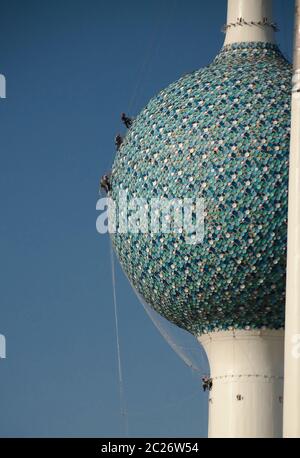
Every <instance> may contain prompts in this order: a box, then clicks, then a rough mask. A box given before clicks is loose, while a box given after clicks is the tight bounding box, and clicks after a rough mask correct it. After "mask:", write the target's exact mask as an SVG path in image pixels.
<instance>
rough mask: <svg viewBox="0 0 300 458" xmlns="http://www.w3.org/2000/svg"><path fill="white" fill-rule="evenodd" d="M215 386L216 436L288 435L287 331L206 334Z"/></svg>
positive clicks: (212, 426)
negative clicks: (285, 403)
mask: <svg viewBox="0 0 300 458" xmlns="http://www.w3.org/2000/svg"><path fill="white" fill-rule="evenodd" d="M198 340H199V342H200V343H201V344H202V345H203V347H204V349H205V350H206V353H207V356H208V360H209V364H210V377H211V378H212V383H213V385H212V389H211V391H210V393H209V394H210V395H209V433H208V435H209V437H210V438H276V437H282V410H283V355H284V331H280V330H279V331H275V330H273V331H272V330H261V331H260V330H257V331H256V330H251V331H224V332H214V333H212V334H208V335H202V336H200V337H199V338H198Z"/></svg>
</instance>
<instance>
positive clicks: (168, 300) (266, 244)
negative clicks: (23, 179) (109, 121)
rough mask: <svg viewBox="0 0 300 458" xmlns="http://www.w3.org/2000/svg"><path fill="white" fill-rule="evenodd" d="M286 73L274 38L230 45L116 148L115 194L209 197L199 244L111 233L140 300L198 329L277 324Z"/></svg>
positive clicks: (176, 87) (160, 99) (170, 92)
mask: <svg viewBox="0 0 300 458" xmlns="http://www.w3.org/2000/svg"><path fill="white" fill-rule="evenodd" d="M291 78H292V71H291V66H290V64H289V63H288V62H287V61H286V60H285V58H284V57H283V56H282V54H281V53H280V51H279V49H278V48H277V47H276V46H274V45H270V44H263V43H242V44H235V45H230V46H226V47H224V48H223V49H222V50H221V52H220V53H219V55H218V56H217V57H216V58H215V60H214V61H213V62H212V63H211V64H210V65H209V66H208V67H206V68H204V69H201V70H198V71H195V72H193V73H190V74H188V75H185V76H184V77H182V78H181V79H179V80H178V81H176V82H175V83H173V84H171V85H170V86H169V87H167V88H166V89H164V90H163V91H161V92H160V93H159V94H158V96H157V97H155V98H153V99H152V100H150V102H149V103H148V105H147V106H146V107H145V109H144V110H143V111H142V112H141V113H140V114H139V115H138V116H137V118H136V119H135V120H134V122H133V125H132V127H131V129H130V130H129V131H128V133H127V135H126V137H125V140H124V143H123V145H122V146H121V148H120V150H119V151H118V153H117V156H116V159H115V162H114V165H113V171H112V196H113V197H114V198H115V199H117V197H118V192H119V191H120V190H126V191H127V192H128V196H129V198H132V197H142V198H145V199H147V201H149V202H150V199H151V198H153V197H165V198H170V199H171V198H175V197H176V198H185V197H192V198H195V197H199V198H201V197H202V198H204V199H205V205H206V210H205V211H206V214H205V237H204V241H203V243H201V244H197V245H189V244H187V243H186V241H185V239H184V237H183V236H182V235H180V234H178V235H173V234H156V235H150V234H131V233H128V234H114V235H113V236H112V239H113V244H114V247H115V250H116V252H117V255H118V257H119V259H120V262H121V265H122V267H123V269H124V271H125V272H126V274H127V276H128V278H129V279H130V281H131V283H132V285H133V286H134V287H135V288H136V289H137V291H138V292H139V293H140V294H141V295H142V296H143V298H144V299H145V301H146V302H147V303H148V304H149V305H150V306H151V307H153V308H154V309H155V310H156V311H157V312H158V313H160V314H161V315H163V316H164V317H165V318H167V319H168V320H170V321H171V322H173V323H175V324H176V325H178V326H180V327H182V328H183V329H186V330H187V331H189V332H191V333H193V334H195V335H199V334H202V333H207V332H211V331H215V330H228V329H233V328H235V329H251V328H263V327H267V328H273V329H278V328H281V327H283V325H284V302H285V271H286V243H287V193H288V156H289V134H290V93H291Z"/></svg>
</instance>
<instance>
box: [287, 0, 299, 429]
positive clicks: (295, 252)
mask: <svg viewBox="0 0 300 458" xmlns="http://www.w3.org/2000/svg"><path fill="white" fill-rule="evenodd" d="M295 25H296V27H295V28H296V30H295V53H294V77H293V93H292V119H291V149H290V169H289V170H290V178H289V217H288V262H287V299H286V324H285V329H286V336H285V383H284V437H292V438H295V437H298V438H300V0H296V24H295Z"/></svg>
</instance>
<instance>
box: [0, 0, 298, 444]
mask: <svg viewBox="0 0 300 458" xmlns="http://www.w3.org/2000/svg"><path fill="white" fill-rule="evenodd" d="M274 4H275V19H276V21H277V22H278V23H279V25H280V27H281V32H280V33H279V34H278V42H279V44H280V46H281V49H282V50H283V52H284V54H285V55H286V56H288V57H289V58H290V56H291V49H292V27H293V26H292V20H293V1H292V0H274ZM225 18H226V1H225V0H214V1H213V2H208V1H201V0H188V1H185V2H184V1H180V0H151V1H150V0H145V1H137V0H127V1H120V0H112V1H110V2H108V1H100V0H98V1H96V0H86V1H83V0H73V1H71V0H64V1H63V2H62V1H58V0H52V1H48V0H47V1H46V0H44V1H42V2H41V1H37V0H36V1H33V0H27V1H26V2H24V1H21V0H19V1H16V0H1V1H0V73H2V74H4V75H5V77H6V80H7V98H6V99H5V100H4V99H0V208H1V219H0V254H1V256H0V272H1V277H0V285H1V287H0V334H4V335H5V337H6V340H7V359H6V360H0V406H1V408H0V436H1V437H7V436H9V437H14V436H20V437H32V436H34V437H38V436H43V437H49V436H50V437H51V436H55V437H58V436H64V437H74V436H75V437H76V436H79V437H95V436H98V437H105V436H122V435H123V434H124V429H123V425H122V421H121V419H120V410H119V398H118V378H117V359H116V339H115V330H114V315H113V301H112V286H111V283H112V282H111V269H110V259H109V256H110V253H109V240H108V237H107V236H100V235H99V234H97V232H96V228H95V223H96V217H97V213H96V210H95V208H96V201H97V197H98V182H99V177H100V176H101V175H102V174H103V173H104V172H106V171H107V170H109V168H110V166H111V163H112V160H113V157H114V140H113V139H114V136H115V135H116V133H118V132H119V131H122V126H121V124H120V121H119V115H120V113H121V112H122V111H125V112H129V113H130V114H132V115H135V114H136V113H138V112H139V111H140V110H141V109H142V107H143V106H144V105H145V104H146V103H147V101H148V100H149V99H150V98H151V97H152V96H154V95H155V94H156V93H157V92H158V91H159V90H160V89H162V88H163V87H165V86H167V85H168V84H169V83H171V82H172V81H174V80H176V79H177V78H179V77H180V76H181V75H182V74H184V73H186V72H189V71H191V70H194V69H197V68H200V67H202V66H204V65H206V64H207V63H209V62H210V61H211V60H212V59H213V57H214V56H215V55H216V53H217V52H218V50H219V49H220V47H221V46H222V41H223V39H224V36H223V34H222V33H221V32H220V29H221V27H222V25H223V24H224V23H225ZM117 293H118V298H119V299H118V302H119V308H120V339H121V349H122V358H123V370H124V380H125V395H126V399H127V404H128V422H129V435H130V436H135V437H137V436H146V437H147V436H148V437H150V436H186V437H195V436H205V435H206V434H207V398H206V395H204V394H203V393H202V392H201V387H200V380H199V376H198V375H197V374H195V373H193V372H192V371H191V370H190V369H189V368H188V367H186V366H185V365H184V364H183V362H182V361H181V360H180V359H179V358H178V357H177V355H176V354H175V353H174V352H173V351H172V350H171V348H170V347H169V346H168V344H167V343H166V342H165V341H164V340H163V338H162V337H161V336H160V335H159V334H158V332H157V330H156V329H155V327H154V326H153V324H152V323H151V321H150V320H149V318H148V317H147V316H146V314H145V312H144V310H143V308H142V306H141V305H140V304H139V302H138V300H137V298H136V297H135V295H134V293H133V291H132V289H131V287H130V285H129V284H128V282H127V280H126V279H125V278H124V275H123V274H122V272H121V270H120V269H118V270H117Z"/></svg>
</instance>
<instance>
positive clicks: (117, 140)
mask: <svg viewBox="0 0 300 458" xmlns="http://www.w3.org/2000/svg"><path fill="white" fill-rule="evenodd" d="M122 143H123V138H122V136H121V135H120V134H118V135H117V136H116V138H115V145H116V148H117V151H119V149H120V148H121V146H122Z"/></svg>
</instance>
